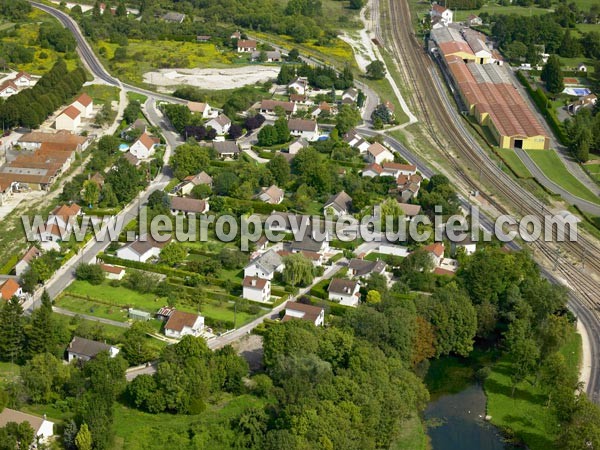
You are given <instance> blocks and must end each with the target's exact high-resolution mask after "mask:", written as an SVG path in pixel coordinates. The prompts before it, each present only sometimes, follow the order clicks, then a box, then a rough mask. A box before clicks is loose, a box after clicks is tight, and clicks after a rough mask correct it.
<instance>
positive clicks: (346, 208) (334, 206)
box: [323, 191, 352, 217]
mask: <svg viewBox="0 0 600 450" xmlns="http://www.w3.org/2000/svg"><path fill="white" fill-rule="evenodd" d="M351 209H352V197H350V196H349V195H348V194H346V192H345V191H341V192H339V193H337V194H335V195H332V196H331V197H329V199H328V200H327V201H326V202H325V204H324V205H323V212H324V213H325V215H326V216H327V215H329V211H332V212H333V215H334V216H338V217H339V216H345V215H347V214H348V213H349V212H350V210H351Z"/></svg>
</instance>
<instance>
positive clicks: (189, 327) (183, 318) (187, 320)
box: [165, 310, 204, 339]
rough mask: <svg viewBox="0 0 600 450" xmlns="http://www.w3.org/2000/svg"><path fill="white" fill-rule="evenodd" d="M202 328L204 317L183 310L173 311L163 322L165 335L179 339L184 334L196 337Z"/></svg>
mask: <svg viewBox="0 0 600 450" xmlns="http://www.w3.org/2000/svg"><path fill="white" fill-rule="evenodd" d="M203 329H204V317H202V316H198V315H196V314H192V313H187V312H183V311H177V310H175V311H173V312H172V313H171V315H170V316H169V320H168V321H167V323H166V324H165V336H167V337H170V338H173V339H181V338H182V337H184V336H188V335H189V336H194V337H198V336H199V335H200V333H201V332H202V330H203Z"/></svg>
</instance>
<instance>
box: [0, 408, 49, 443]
mask: <svg viewBox="0 0 600 450" xmlns="http://www.w3.org/2000/svg"><path fill="white" fill-rule="evenodd" d="M9 423H13V424H15V423H16V424H18V425H21V424H22V423H28V424H29V426H30V427H31V428H32V429H33V442H21V443H20V445H19V448H23V449H26V448H29V449H36V448H38V442H39V443H41V444H50V442H49V440H50V438H51V437H52V436H54V422H50V421H49V420H46V415H45V414H44V417H38V416H34V415H32V414H27V413H24V412H21V411H16V410H14V409H10V408H4V409H3V410H2V412H0V427H3V428H4V427H6V425H8V424H9ZM44 448H46V447H45V446H44Z"/></svg>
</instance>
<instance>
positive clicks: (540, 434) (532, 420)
mask: <svg viewBox="0 0 600 450" xmlns="http://www.w3.org/2000/svg"><path fill="white" fill-rule="evenodd" d="M561 353H562V354H563V355H564V356H565V358H566V360H567V367H570V368H572V370H573V371H575V372H577V371H578V370H579V362H580V355H581V337H580V336H579V335H578V334H577V333H575V331H573V332H572V333H571V334H570V336H569V338H568V341H567V343H566V344H565V345H564V346H563V348H562V349H561ZM511 371H512V368H511V364H510V363H509V362H508V361H507V360H506V359H504V358H501V359H500V360H499V361H498V363H497V364H495V365H494V366H493V367H492V372H491V374H490V376H489V377H488V378H487V379H486V381H485V386H484V387H485V391H486V394H487V398H488V404H487V412H488V414H490V415H491V416H492V423H493V424H494V425H497V426H500V427H501V428H503V429H505V430H511V431H512V432H513V433H514V434H515V436H517V437H519V438H520V439H522V440H523V441H525V443H526V444H527V446H528V448H530V449H531V450H537V449H539V450H545V449H547V448H551V447H552V444H553V442H554V439H555V438H556V435H557V431H558V430H559V424H558V421H557V420H556V417H555V416H554V413H553V411H552V409H550V408H547V407H546V406H545V405H546V400H547V398H546V396H545V395H544V394H543V393H542V392H541V390H540V388H539V386H535V387H534V386H533V384H532V381H533V380H532V379H528V380H526V381H524V382H522V383H520V384H519V385H518V386H517V389H516V390H515V396H514V398H512V397H511V391H512V386H511V381H510V374H511Z"/></svg>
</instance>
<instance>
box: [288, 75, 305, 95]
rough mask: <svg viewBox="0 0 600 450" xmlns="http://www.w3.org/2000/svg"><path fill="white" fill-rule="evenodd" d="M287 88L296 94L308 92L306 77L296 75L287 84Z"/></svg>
mask: <svg viewBox="0 0 600 450" xmlns="http://www.w3.org/2000/svg"><path fill="white" fill-rule="evenodd" d="M287 88H288V90H293V91H294V92H295V93H296V94H300V95H304V94H306V93H307V92H308V78H306V77H298V78H296V79H295V80H293V81H292V82H291V83H290V84H288V85H287Z"/></svg>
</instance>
